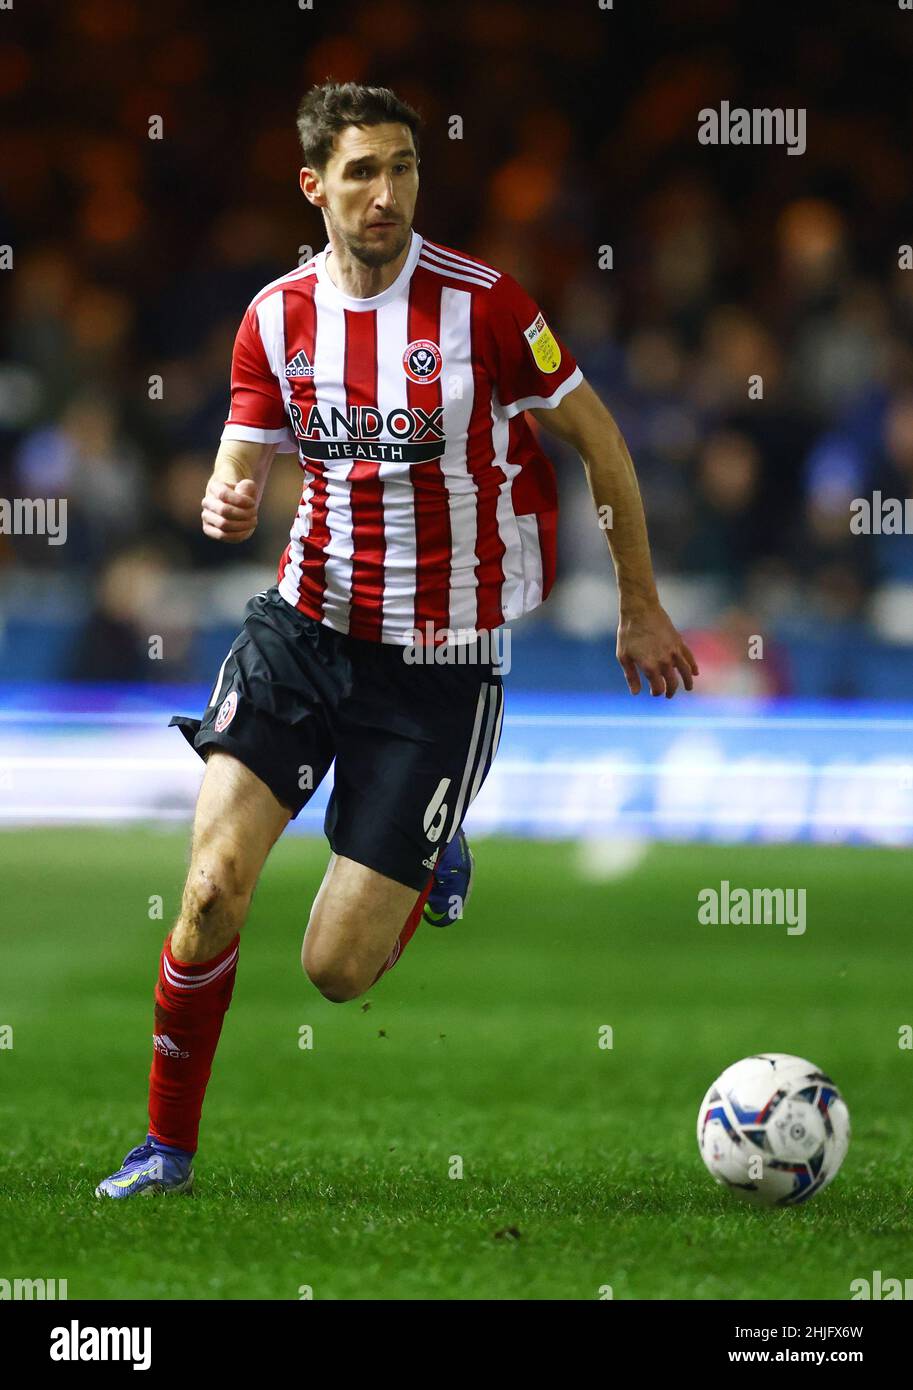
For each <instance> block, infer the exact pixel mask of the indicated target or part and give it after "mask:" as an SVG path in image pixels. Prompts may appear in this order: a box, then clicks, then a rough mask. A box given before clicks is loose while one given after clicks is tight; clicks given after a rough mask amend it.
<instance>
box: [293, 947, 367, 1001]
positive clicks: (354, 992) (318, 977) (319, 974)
mask: <svg viewBox="0 0 913 1390" xmlns="http://www.w3.org/2000/svg"><path fill="white" fill-rule="evenodd" d="M301 966H302V969H303V970H304V973H305V974H306V975H307V977H308V979H309V980H310V982H311V984H312V985H315V986H316V987H317V989H319V990H320V993H321V994H322V995H323V997H324V999H329V1001H330V1003H332V1004H345V1003H347V1002H348V1001H349V1000H350V999H357V998H358V996H359V995H360V994H364V992H365V990H366V989H368V988H369V986H370V983H371V982H370V980H366V979H365V977H364V973H363V972H362V971H360V970H359V969H358V968H357V967H356V965H354V964H353V962H352V961H351V960H342V959H339V958H338V957H334V956H331V955H321V954H319V953H317V952H314V951H308V950H307V948H306V947H305V949H304V950H303V951H302V953H301Z"/></svg>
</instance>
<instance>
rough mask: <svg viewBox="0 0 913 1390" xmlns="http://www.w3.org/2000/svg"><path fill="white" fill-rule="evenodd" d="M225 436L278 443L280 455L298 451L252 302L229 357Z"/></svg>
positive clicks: (223, 433)
mask: <svg viewBox="0 0 913 1390" xmlns="http://www.w3.org/2000/svg"><path fill="white" fill-rule="evenodd" d="M222 438H223V440H224V439H240V440H248V441H250V442H252V443H255V444H278V445H279V452H280V453H281V454H288V453H297V452H298V444H297V441H296V440H295V436H294V435H293V434H292V431H291V429H290V427H289V422H288V416H287V415H286V413H285V403H284V401H283V399H282V390H281V388H280V386H279V382H278V381H277V380H276V377H275V374H274V373H273V371H272V368H271V367H270V365H269V362H268V361H267V358H266V352H265V350H264V347H263V340H262V338H261V337H260V325H259V321H258V318H257V311H256V309H255V308H254V307H253V305H251V307H250V308H249V309H248V311H247V313H246V314H245V315H244V318H243V319H242V320H241V326H240V328H239V329H238V332H237V334H236V336H235V346H234V351H233V352H232V356H231V406H230V408H229V412H228V419H227V420H226V421H225V428H224V429H223V431H222Z"/></svg>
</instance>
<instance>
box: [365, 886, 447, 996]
mask: <svg viewBox="0 0 913 1390" xmlns="http://www.w3.org/2000/svg"><path fill="white" fill-rule="evenodd" d="M433 883H434V874H431V875H430V877H429V879H428V882H427V883H426V884H425V886H424V888H423V889H422V891H421V893H419V895H418V901H417V902H416V904H415V907H414V908H413V909H412V911H411V912H410V913H409V916H408V917H407V918H406V925H405V926H404V927H403V929H402V931H401V932H400V934H399V938H398V940H397V942H396V945H395V946H394V947H393V950H392V951H391V952H390V954H389V956H388V957H387V959H386V960H385V961H384V963H383V965H382V966H381V967H380V969H379V970H378V972H377V974H376V975H375V976H374V979H373V980H372V981H371V983H372V985H376V984H377V982H378V980H379V979H380V977H381V975H385V974H386V973H387V971H388V970H392V969H393V967H394V965H395V964H396V962H397V961H398V960H399V958H400V956H401V955H402V954H403V951H405V949H406V947H407V946H408V945H409V942H410V941H411V940H412V937H413V936H414V935H415V930H416V928H417V927H418V924H419V922H420V921H421V920H422V908H423V907H424V906H425V903H426V902H427V901H428V894H429V893H430V892H431V885H432V884H433Z"/></svg>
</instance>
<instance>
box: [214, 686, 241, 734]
mask: <svg viewBox="0 0 913 1390" xmlns="http://www.w3.org/2000/svg"><path fill="white" fill-rule="evenodd" d="M237 708H238V692H237V690H229V692H228V694H227V695H226V696H225V699H224V700H223V701H222V703H221V705H220V706H219V713H218V714H217V715H216V722H215V723H214V724H213V726H212V727H213V728H214V729H215V731H216V733H217V734H220V733H222V731H223V729H227V728H228V726H229V724H230V723H231V721H232V720H233V719H234V717H235V712H236V710H237Z"/></svg>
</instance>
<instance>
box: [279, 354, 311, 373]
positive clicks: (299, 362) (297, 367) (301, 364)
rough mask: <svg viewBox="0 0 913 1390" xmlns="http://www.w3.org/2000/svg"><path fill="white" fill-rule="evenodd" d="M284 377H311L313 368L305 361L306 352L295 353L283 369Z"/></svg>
mask: <svg viewBox="0 0 913 1390" xmlns="http://www.w3.org/2000/svg"><path fill="white" fill-rule="evenodd" d="M285 375H286V376H313V375H314V368H313V367H312V366H311V364H310V362H309V361H308V359H307V353H306V352H296V353H295V356H294V357H293V358H292V360H291V362H289V364H288V366H287V367H286V369H285Z"/></svg>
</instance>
